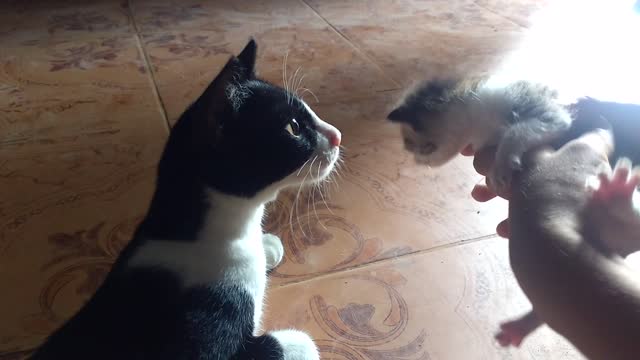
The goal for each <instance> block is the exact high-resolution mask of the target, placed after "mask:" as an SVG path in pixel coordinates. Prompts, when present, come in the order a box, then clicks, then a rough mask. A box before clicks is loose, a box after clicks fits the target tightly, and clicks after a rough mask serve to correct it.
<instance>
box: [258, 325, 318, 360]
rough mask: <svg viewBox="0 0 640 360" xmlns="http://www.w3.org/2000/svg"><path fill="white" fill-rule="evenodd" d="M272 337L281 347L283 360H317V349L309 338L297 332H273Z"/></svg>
mask: <svg viewBox="0 0 640 360" xmlns="http://www.w3.org/2000/svg"><path fill="white" fill-rule="evenodd" d="M269 335H271V336H273V337H274V338H275V339H276V340H277V341H278V343H280V346H282V350H283V354H284V359H285V360H319V359H320V354H319V353H318V348H317V347H316V344H315V343H314V342H313V340H312V339H311V337H309V335H307V334H306V333H303V332H302V331H298V330H280V331H274V332H272V333H270V334H269Z"/></svg>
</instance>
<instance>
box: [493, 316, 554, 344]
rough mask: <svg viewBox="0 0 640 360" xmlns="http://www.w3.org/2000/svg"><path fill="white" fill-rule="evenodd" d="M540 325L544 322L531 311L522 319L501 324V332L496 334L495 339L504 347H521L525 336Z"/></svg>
mask: <svg viewBox="0 0 640 360" xmlns="http://www.w3.org/2000/svg"><path fill="white" fill-rule="evenodd" d="M540 325H542V322H541V321H540V320H538V317H537V316H536V315H535V313H534V312H533V311H531V312H529V313H527V314H526V315H524V316H523V317H521V318H520V319H517V320H512V321H508V322H504V323H502V324H500V332H498V333H497V334H496V335H495V339H496V340H497V341H498V343H499V344H500V345H501V346H503V347H509V346H515V347H519V346H520V344H522V341H523V340H524V338H525V337H526V336H527V335H529V334H531V333H532V332H533V331H534V330H535V329H536V328H538V327H539V326H540Z"/></svg>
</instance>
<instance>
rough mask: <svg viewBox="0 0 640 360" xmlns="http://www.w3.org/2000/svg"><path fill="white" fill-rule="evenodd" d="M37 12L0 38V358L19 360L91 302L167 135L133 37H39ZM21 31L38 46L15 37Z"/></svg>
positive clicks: (125, 236)
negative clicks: (86, 303) (0, 41)
mask: <svg viewBox="0 0 640 360" xmlns="http://www.w3.org/2000/svg"><path fill="white" fill-rule="evenodd" d="M67 5H68V6H72V5H69V4H67V3H65V4H62V5H61V9H58V10H55V11H53V10H52V13H59V12H61V11H62V10H64V9H65V6H67ZM34 6H35V5H34ZM38 6H39V7H37V8H36V9H37V10H38V11H35V12H34V14H33V17H29V15H28V14H26V13H25V14H24V16H25V17H27V20H25V23H24V26H23V25H20V24H18V28H19V30H17V31H11V32H9V33H6V32H4V33H2V34H0V38H1V39H2V41H3V44H6V45H5V46H4V47H3V51H2V53H1V55H0V84H1V85H0V109H1V110H0V111H1V112H0V288H2V289H3V296H2V300H0V318H2V327H0V358H3V359H5V358H6V359H14V358H21V357H23V355H25V353H24V352H25V351H28V350H29V349H31V348H33V347H34V346H37V345H38V344H39V343H40V342H41V341H42V340H43V339H44V337H45V336H47V335H48V334H49V333H50V332H51V331H52V330H53V329H55V328H56V327H57V326H59V325H60V324H61V323H62V322H63V321H65V320H66V319H67V318H68V317H70V316H71V315H72V314H73V313H75V311H76V310H77V309H78V308H79V307H80V306H81V304H82V303H83V302H84V301H86V300H87V299H88V298H89V297H90V296H91V295H92V294H93V292H94V291H95V289H96V288H97V286H98V285H99V284H100V282H101V281H102V278H103V277H104V276H105V275H106V273H107V271H108V270H109V269H110V267H111V264H112V263H113V261H114V260H115V258H116V257H117V255H118V253H119V251H120V249H121V248H122V247H123V246H124V244H125V243H126V242H127V241H128V240H129V238H130V236H131V233H132V231H133V229H134V226H135V224H136V223H137V221H138V220H139V218H140V217H141V215H142V214H143V213H144V211H145V210H146V207H147V203H148V201H149V198H150V195H151V191H152V189H153V181H154V177H155V167H156V163H157V160H158V158H159V154H160V151H161V150H162V147H163V145H164V141H165V139H166V136H167V125H166V122H165V120H164V119H163V117H162V113H161V112H160V109H159V107H158V102H157V99H156V97H155V95H154V93H153V91H152V87H151V83H150V78H149V72H148V71H147V70H146V69H145V67H144V62H143V61H142V57H141V56H140V52H139V47H138V42H137V41H136V38H135V37H134V35H133V34H128V33H127V32H126V31H120V30H119V29H120V28H119V27H118V26H115V27H113V28H105V29H102V30H101V31H98V32H94V31H92V30H90V29H89V30H88V29H81V28H75V27H74V26H75V25H74V26H71V27H70V28H66V27H64V26H63V27H62V28H61V30H55V31H53V34H52V35H51V36H49V35H43V34H48V33H49V32H50V29H47V28H46V27H47V26H49V25H50V23H47V22H46V21H42V22H41V20H42V19H44V16H45V8H44V7H43V6H44V5H38ZM74 6H75V4H74ZM77 9H79V10H78V11H80V10H82V9H84V8H82V7H78V8H77ZM108 9H111V8H109V7H108ZM94 10H95V11H96V12H97V13H98V14H105V16H107V17H108V16H110V14H111V13H110V12H109V11H107V10H105V8H104V7H103V6H102V3H100V4H98V5H96V7H95V8H87V11H89V12H91V11H94ZM82 11H84V10H82ZM4 15H6V14H3V16H4ZM51 16H53V15H51ZM51 16H50V17H51ZM94 20H95V19H94ZM92 21H93V20H92ZM96 21H97V20H96ZM38 22H40V27H37V24H38ZM95 24H96V23H94V25H95ZM98 24H99V23H98ZM125 24H126V23H125ZM3 25H7V24H6V23H4V24H3ZM30 27H33V29H31V28H30ZM23 31H24V33H29V34H33V36H34V38H37V39H38V40H37V41H28V42H20V41H22V40H20V41H15V40H16V39H15V37H14V35H15V34H22V33H23ZM58 31H60V32H61V33H58ZM30 36H31V35H30ZM5 40H6V41H5Z"/></svg>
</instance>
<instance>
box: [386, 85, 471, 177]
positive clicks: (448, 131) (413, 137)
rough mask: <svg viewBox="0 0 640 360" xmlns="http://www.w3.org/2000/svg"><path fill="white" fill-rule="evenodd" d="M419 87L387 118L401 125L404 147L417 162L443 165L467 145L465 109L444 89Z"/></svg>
mask: <svg viewBox="0 0 640 360" xmlns="http://www.w3.org/2000/svg"><path fill="white" fill-rule="evenodd" d="M428 90H429V91H425V88H422V89H419V90H418V91H417V92H416V93H415V94H412V95H411V96H409V97H408V98H407V99H406V100H405V103H404V104H402V105H400V106H399V107H397V108H396V109H394V110H393V111H392V112H391V113H390V114H389V115H388V116H387V118H388V119H389V120H391V121H393V122H397V123H400V124H401V129H402V137H403V140H404V145H405V149H407V150H408V151H410V152H411V153H413V154H414V156H415V160H416V162H417V163H420V164H424V165H427V166H441V165H443V164H445V163H446V162H448V161H449V160H451V159H452V158H454V157H455V156H456V155H457V154H458V153H459V152H460V151H461V150H462V149H463V148H464V147H465V146H466V145H467V136H466V135H467V129H466V126H465V124H466V116H467V114H466V111H465V108H464V107H463V106H457V104H456V103H455V102H454V101H450V100H448V98H447V97H444V96H441V95H440V94H442V92H443V91H444V90H443V89H442V88H436V89H434V88H433V86H430V87H428Z"/></svg>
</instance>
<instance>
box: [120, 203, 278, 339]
mask: <svg viewBox="0 0 640 360" xmlns="http://www.w3.org/2000/svg"><path fill="white" fill-rule="evenodd" d="M210 197H211V198H212V203H213V204H215V205H214V207H213V208H212V209H211V210H210V211H209V212H208V213H207V214H206V215H205V218H204V225H203V227H202V229H201V231H200V232H199V234H198V236H197V239H196V240H195V241H190V242H187V241H164V240H151V241H147V242H145V243H144V244H143V245H141V246H140V248H138V249H137V250H136V252H135V253H134V255H133V256H132V257H131V259H130V260H129V263H128V264H129V266H131V267H138V266H154V267H163V268H166V269H168V270H170V271H172V272H174V273H176V274H178V276H179V277H180V278H181V280H182V282H183V284H184V286H185V287H189V286H196V285H209V284H212V285H213V284H215V283H225V284H229V285H236V286H239V287H241V288H244V289H245V290H246V291H247V292H248V293H249V294H250V296H251V297H252V298H253V300H254V306H255V311H254V328H255V329H256V331H257V329H258V328H259V327H260V319H261V317H262V307H263V300H264V291H265V287H266V282H267V277H266V271H267V265H266V258H265V251H264V246H263V241H262V236H263V235H262V224H261V222H262V216H263V214H264V206H263V205H261V204H258V205H256V204H250V203H248V201H246V200H244V199H242V200H238V198H235V197H231V196H226V195H221V194H213V193H212V194H210ZM213 200H215V201H213Z"/></svg>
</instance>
